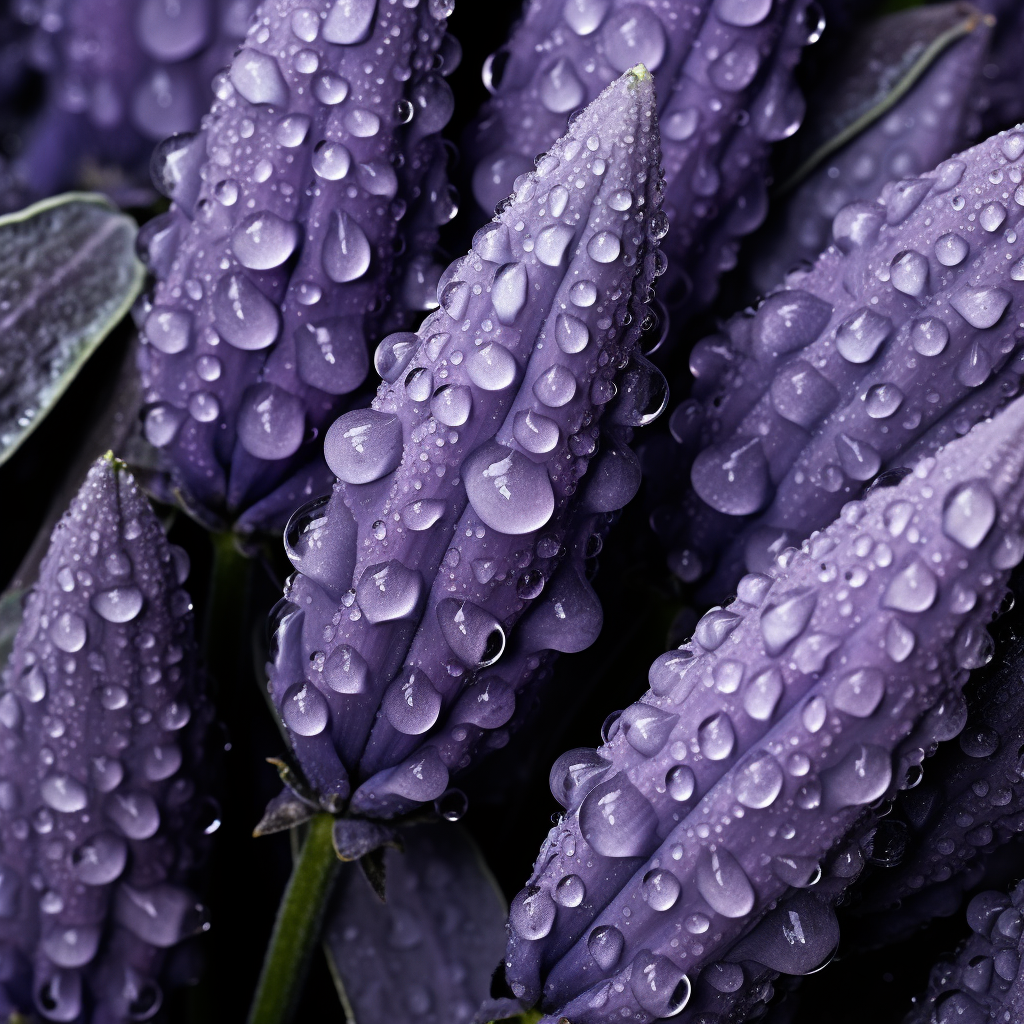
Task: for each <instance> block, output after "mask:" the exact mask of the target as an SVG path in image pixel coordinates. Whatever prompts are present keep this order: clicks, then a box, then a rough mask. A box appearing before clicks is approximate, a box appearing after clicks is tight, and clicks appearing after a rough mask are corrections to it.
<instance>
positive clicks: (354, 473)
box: [324, 409, 402, 484]
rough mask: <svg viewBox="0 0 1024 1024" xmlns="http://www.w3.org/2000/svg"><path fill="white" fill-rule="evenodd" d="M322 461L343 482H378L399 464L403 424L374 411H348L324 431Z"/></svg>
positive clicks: (387, 415)
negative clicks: (325, 461)
mask: <svg viewBox="0 0 1024 1024" xmlns="http://www.w3.org/2000/svg"><path fill="white" fill-rule="evenodd" d="M324 458H325V459H326V460H327V465H328V466H330V468H331V472H332V473H334V475H335V476H337V477H338V479H339V480H344V481H345V483H349V484H368V483H372V482H373V481H374V480H379V479H380V478H381V477H382V476H384V475H386V474H387V473H390V472H391V471H392V470H393V469H395V468H396V467H397V466H398V464H399V463H400V462H401V461H402V422H401V420H399V419H398V417H397V416H393V415H391V414H390V413H386V412H378V411H377V410H376V409H355V410H353V411H352V412H347V413H345V414H344V415H343V416H339V417H338V419H336V420H335V421H334V423H332V424H331V427H330V429H329V430H328V431H327V436H326V437H325V438H324Z"/></svg>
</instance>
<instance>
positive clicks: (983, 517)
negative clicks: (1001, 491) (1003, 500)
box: [942, 480, 998, 551]
mask: <svg viewBox="0 0 1024 1024" xmlns="http://www.w3.org/2000/svg"><path fill="white" fill-rule="evenodd" d="M997 511H998V510H997V508H996V500H995V498H994V497H993V495H992V492H991V490H989V487H988V484H987V483H986V482H985V481H984V480H968V481H967V482H965V483H962V484H958V485H957V486H956V487H954V488H953V489H952V490H951V491H950V492H949V494H948V495H947V496H946V500H945V503H944V504H943V511H942V532H943V533H944V534H945V535H946V536H947V537H949V538H950V540H955V541H956V542H957V543H958V544H959V545H961V546H962V547H965V548H967V549H968V550H969V551H973V550H974V549H975V548H977V547H978V546H979V545H980V544H981V542H982V541H983V540H984V539H985V538H986V537H987V536H988V532H989V530H991V529H992V525H993V523H995V520H996V514H997Z"/></svg>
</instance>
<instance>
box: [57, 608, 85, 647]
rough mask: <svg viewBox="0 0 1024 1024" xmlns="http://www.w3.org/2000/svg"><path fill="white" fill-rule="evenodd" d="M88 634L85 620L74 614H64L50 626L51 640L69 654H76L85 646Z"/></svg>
mask: <svg viewBox="0 0 1024 1024" xmlns="http://www.w3.org/2000/svg"><path fill="white" fill-rule="evenodd" d="M86 636H87V632H86V628H85V619H83V618H82V616H81V615H76V614H75V613H74V612H63V613H62V614H60V615H58V616H57V618H56V619H55V620H54V621H53V623H52V624H51V626H50V639H51V640H52V641H53V642H54V645H55V646H57V647H59V648H60V649H61V650H62V651H64V652H66V653H67V654H74V653H75V651H80V650H81V649H82V648H83V647H84V646H85V640H86Z"/></svg>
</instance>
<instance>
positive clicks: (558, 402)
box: [533, 363, 576, 409]
mask: <svg viewBox="0 0 1024 1024" xmlns="http://www.w3.org/2000/svg"><path fill="white" fill-rule="evenodd" d="M533 393H534V395H536V397H537V398H538V399H539V400H540V401H541V402H543V403H544V405H546V406H547V407H548V408H549V409H560V408H561V407H562V406H563V405H566V404H567V403H569V402H571V401H572V399H573V397H574V396H575V394H576V378H575V377H574V376H573V375H572V371H570V370H569V369H568V368H566V367H565V366H562V365H561V364H560V363H555V365H554V366H552V367H551V368H550V369H548V370H546V371H545V372H544V373H542V374H541V375H540V376H539V377H538V378H537V380H536V381H535V382H534V385H533Z"/></svg>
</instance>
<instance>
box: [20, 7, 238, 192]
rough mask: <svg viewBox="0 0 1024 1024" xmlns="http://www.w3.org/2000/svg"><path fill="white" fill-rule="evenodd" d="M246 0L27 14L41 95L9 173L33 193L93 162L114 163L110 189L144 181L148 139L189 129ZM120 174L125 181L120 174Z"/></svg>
mask: <svg viewBox="0 0 1024 1024" xmlns="http://www.w3.org/2000/svg"><path fill="white" fill-rule="evenodd" d="M252 6H254V5H253V4H252V3H251V0H241V2H238V3H236V2H233V0H185V2H183V3H181V4H175V5H168V4H164V3H160V2H158V0H147V2H141V3H131V2H127V0H62V2H60V3H58V4H56V5H55V6H54V7H52V8H48V9H47V11H46V13H45V15H43V16H40V12H39V11H38V9H37V8H34V7H31V6H25V5H21V6H20V7H18V8H17V12H18V13H19V14H21V15H22V16H23V17H24V18H25V20H26V22H29V23H30V24H32V23H33V22H34V27H33V34H32V38H31V40H30V42H29V47H28V48H29V54H30V59H31V62H32V63H33V64H34V66H35V67H36V68H37V69H38V70H39V71H41V72H42V73H43V74H44V75H45V76H46V82H47V97H46V104H45V106H44V109H43V112H42V113H41V115H40V118H39V121H38V123H37V124H36V125H35V126H34V127H33V129H32V131H31V133H30V135H29V138H28V140H27V145H26V149H25V151H24V152H23V153H22V154H21V155H20V156H19V158H18V160H17V162H16V166H15V174H16V176H17V177H18V178H19V179H20V181H21V183H22V184H23V185H24V187H26V188H27V189H28V190H29V193H30V194H31V195H34V196H45V195H50V194H52V193H54V192H58V191H60V190H61V189H65V188H69V187H72V186H74V185H75V184H77V183H78V182H79V181H80V179H81V176H82V172H83V171H84V170H88V167H87V165H88V164H90V163H97V162H98V163H99V164H100V165H109V164H113V165H115V166H116V167H117V168H118V170H119V171H120V172H121V174H122V175H123V177H122V179H121V180H120V181H116V180H115V182H114V184H113V186H112V187H114V188H115V189H117V188H121V189H123V188H125V187H126V186H128V187H131V186H133V185H139V184H142V183H144V182H145V178H146V176H147V171H148V166H149V157H150V153H151V152H152V149H153V145H154V143H155V142H157V141H159V140H160V139H163V138H165V137H166V136H168V135H173V134H176V133H180V132H193V131H195V130H196V129H197V128H198V127H199V119H200V117H201V116H202V114H203V112H204V111H205V110H206V109H207V108H208V106H209V103H210V85H209V83H210V79H211V78H212V77H213V75H214V72H216V71H217V70H218V69H220V68H221V67H223V66H224V65H225V64H226V63H227V62H228V61H229V60H230V57H231V52H232V50H233V49H234V48H235V47H236V46H237V45H238V43H239V42H240V41H241V39H242V37H243V36H244V35H245V30H246V27H247V22H248V18H249V14H250V12H251V9H252ZM125 179H127V180H125Z"/></svg>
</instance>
